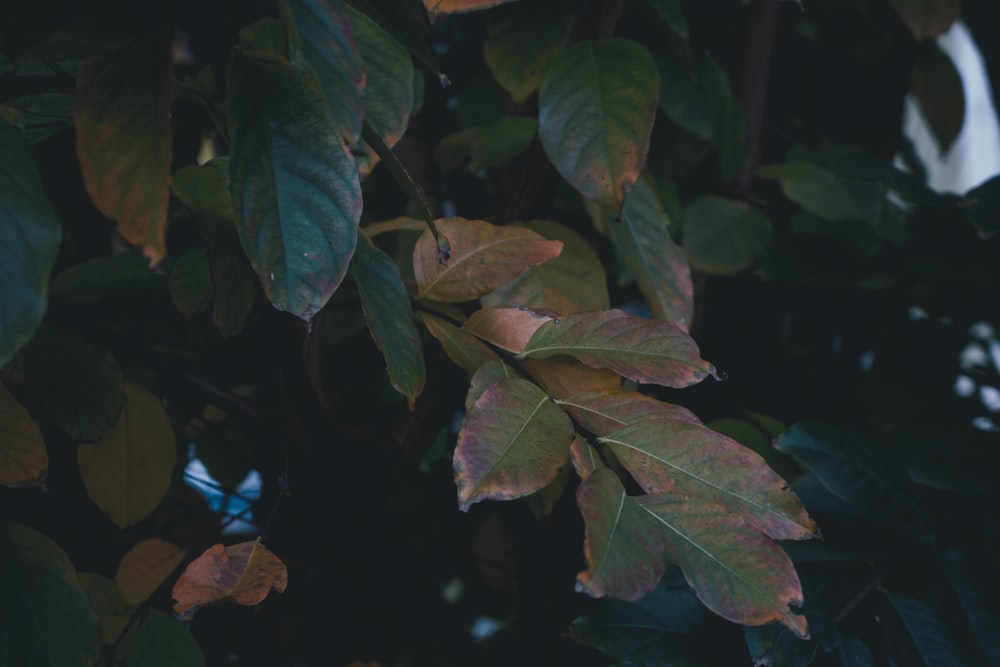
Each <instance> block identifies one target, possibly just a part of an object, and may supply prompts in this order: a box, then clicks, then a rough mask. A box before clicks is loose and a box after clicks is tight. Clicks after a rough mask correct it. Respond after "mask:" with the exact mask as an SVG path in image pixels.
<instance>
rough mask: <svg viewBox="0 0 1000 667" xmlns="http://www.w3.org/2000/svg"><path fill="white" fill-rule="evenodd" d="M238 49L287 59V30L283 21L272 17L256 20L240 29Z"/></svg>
mask: <svg viewBox="0 0 1000 667" xmlns="http://www.w3.org/2000/svg"><path fill="white" fill-rule="evenodd" d="M239 45H240V48H243V49H247V50H252V51H266V52H267V53H270V54H271V55H273V56H278V57H279V58H287V57H288V29H287V28H286V27H285V21H284V20H282V19H279V18H275V17H273V16H265V17H264V18H261V19H257V20H256V21H254V22H253V23H251V24H250V25H248V26H246V27H245V28H242V29H240V34H239Z"/></svg>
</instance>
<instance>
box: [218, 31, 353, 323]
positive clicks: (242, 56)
mask: <svg viewBox="0 0 1000 667" xmlns="http://www.w3.org/2000/svg"><path fill="white" fill-rule="evenodd" d="M228 93H229V94H228V99H229V115H230V119H231V120H230V125H231V127H230V130H231V134H232V142H231V153H230V154H231V159H230V171H229V174H230V189H231V194H232V202H233V211H234V212H235V213H236V219H237V230H238V232H239V234H240V240H241V241H242V242H243V247H244V249H245V250H246V253H247V256H248V257H249V258H250V263H251V265H252V266H253V268H254V270H255V271H256V272H257V275H258V276H260V279H261V281H262V283H263V285H264V292H265V293H266V294H267V297H268V299H269V300H270V301H271V302H272V303H273V304H274V306H275V307H276V308H278V309H279V310H287V311H289V312H291V313H293V314H295V315H297V316H299V317H301V318H302V319H304V320H306V321H308V320H311V319H312V317H313V316H314V315H315V314H316V313H317V312H318V311H319V309H320V308H322V307H323V305H324V304H325V303H326V302H327V301H328V300H329V298H330V296H331V295H332V294H333V292H334V291H335V290H336V289H337V287H338V286H339V285H340V282H341V281H342V280H343V278H344V275H345V274H346V272H347V269H348V264H349V262H350V259H351V256H352V255H353V254H354V248H355V245H356V243H357V225H358V220H359V219H360V217H361V185H360V182H359V180H358V174H357V165H356V164H355V161H354V157H353V156H352V155H351V153H350V150H349V148H348V147H347V146H346V145H345V144H344V143H343V141H341V138H340V136H339V134H338V132H337V129H336V126H335V125H334V123H333V122H332V119H331V116H330V113H329V110H328V109H327V106H326V102H325V100H324V96H323V92H322V90H321V89H320V87H319V84H318V83H317V82H316V79H315V77H314V76H313V75H312V73H308V72H302V71H301V70H299V69H297V68H295V67H294V66H292V65H290V64H288V63H286V62H284V61H282V60H280V59H278V58H275V57H273V56H269V55H267V54H262V53H243V52H241V51H240V50H239V49H236V50H234V51H233V56H232V59H231V61H230V66H229V91H228Z"/></svg>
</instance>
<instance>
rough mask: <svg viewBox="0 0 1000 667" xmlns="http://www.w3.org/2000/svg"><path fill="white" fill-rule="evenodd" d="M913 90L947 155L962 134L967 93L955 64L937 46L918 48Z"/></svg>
mask: <svg viewBox="0 0 1000 667" xmlns="http://www.w3.org/2000/svg"><path fill="white" fill-rule="evenodd" d="M910 88H911V90H912V91H913V95H914V96H915V97H916V98H917V103H918V104H919V105H920V111H921V113H922V114H923V116H924V120H926V121H927V125H928V126H929V127H930V129H931V132H932V133H933V134H934V138H935V139H937V143H938V148H939V149H940V150H941V154H942V155H944V154H945V153H947V152H948V149H950V148H951V146H952V144H953V143H955V140H956V139H958V135H959V134H961V133H962V124H963V122H964V121H965V92H964V88H963V86H962V77H961V75H960V74H959V73H958V69H957V68H956V67H955V63H953V62H952V61H951V58H950V57H948V54H946V53H945V52H944V51H942V50H941V47H939V46H938V45H937V44H935V43H930V44H927V45H926V46H924V47H922V48H919V49H917V55H916V59H915V60H914V62H913V76H912V78H911V81H910Z"/></svg>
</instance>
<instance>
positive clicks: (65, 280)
mask: <svg viewBox="0 0 1000 667" xmlns="http://www.w3.org/2000/svg"><path fill="white" fill-rule="evenodd" d="M165 283H166V276H164V275H163V274H162V273H157V272H155V271H150V270H149V262H148V261H146V260H145V259H143V257H142V255H140V254H138V253H136V252H131V251H129V250H126V251H124V252H116V253H114V254H113V255H105V256H102V257H94V258H93V259H88V260H87V261H85V262H80V263H79V264H75V265H73V266H71V267H69V268H68V269H66V270H65V271H62V272H60V273H58V274H56V276H55V277H54V278H53V279H52V289H51V290H50V291H49V296H50V297H51V299H52V300H53V301H56V302H62V303H90V302H93V301H100V300H101V299H105V298H107V297H111V296H116V295H122V294H131V293H135V292H143V291H146V290H156V289H159V288H161V287H163V286H164V284H165Z"/></svg>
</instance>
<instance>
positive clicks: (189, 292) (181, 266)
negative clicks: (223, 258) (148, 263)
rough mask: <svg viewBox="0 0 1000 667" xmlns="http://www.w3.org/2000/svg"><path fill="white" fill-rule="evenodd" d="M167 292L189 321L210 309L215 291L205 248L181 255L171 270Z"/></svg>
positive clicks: (194, 249)
mask: <svg viewBox="0 0 1000 667" xmlns="http://www.w3.org/2000/svg"><path fill="white" fill-rule="evenodd" d="M167 290H168V291H169V292H170V300H171V301H173V303H174V307H175V308H177V310H178V311H180V314H181V315H183V316H184V319H188V320H189V319H191V318H192V317H194V316H195V315H197V314H198V313H200V312H202V311H203V310H205V309H206V308H208V304H210V303H211V302H212V296H213V294H214V291H215V290H214V288H213V286H212V272H211V268H210V267H209V263H208V253H207V252H206V251H205V249H204V248H192V249H191V250H189V251H187V252H186V253H184V254H183V255H181V257H180V258H179V259H178V260H177V262H176V263H174V265H173V267H171V269H170V276H169V277H168V278H167Z"/></svg>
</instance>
